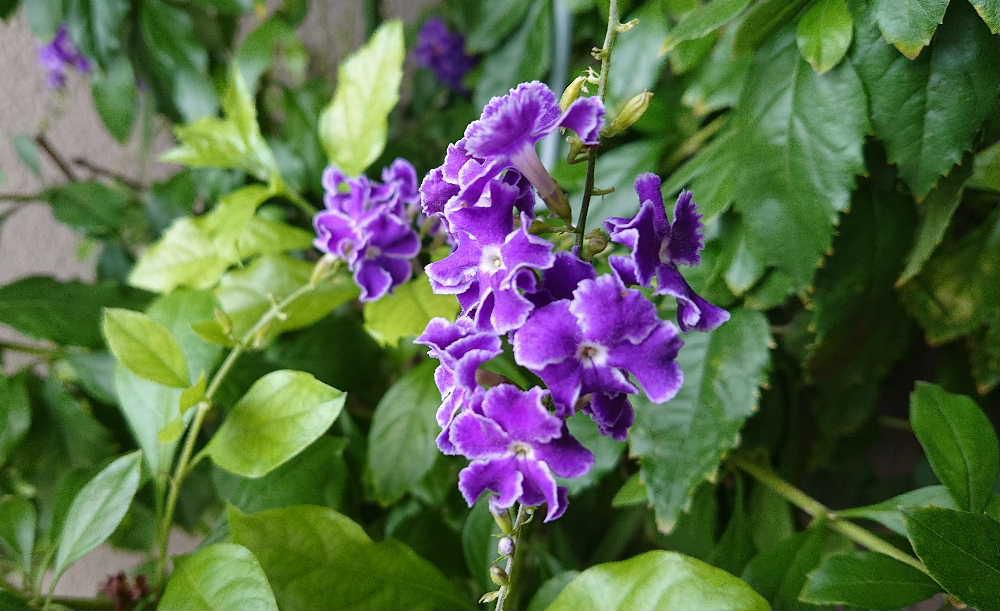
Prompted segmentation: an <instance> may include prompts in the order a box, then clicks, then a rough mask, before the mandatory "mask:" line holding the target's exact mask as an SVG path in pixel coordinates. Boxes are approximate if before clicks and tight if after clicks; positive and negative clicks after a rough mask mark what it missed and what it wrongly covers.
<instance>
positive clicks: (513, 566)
mask: <svg viewBox="0 0 1000 611" xmlns="http://www.w3.org/2000/svg"><path fill="white" fill-rule="evenodd" d="M529 519H530V514H529V510H528V508H527V507H526V506H524V505H523V504H521V505H520V506H518V508H517V517H516V518H515V519H514V527H513V528H512V529H511V533H510V538H511V539H513V540H514V553H513V554H511V555H510V556H508V557H507V565H506V566H505V567H504V570H505V571H506V572H507V585H505V586H500V591H499V592H498V595H497V606H496V609H495V610H494V611H504V605H506V604H508V603H509V604H511V605H515V604H516V603H517V597H516V594H517V592H516V590H514V586H515V585H517V578H518V577H519V575H518V573H520V572H521V570H520V569H521V563H522V562H523V559H524V554H523V553H522V552H521V547H522V545H521V544H522V543H523V542H524V539H523V538H522V536H521V535H523V534H524V533H523V531H524V525H525V524H527V522H528V520H529Z"/></svg>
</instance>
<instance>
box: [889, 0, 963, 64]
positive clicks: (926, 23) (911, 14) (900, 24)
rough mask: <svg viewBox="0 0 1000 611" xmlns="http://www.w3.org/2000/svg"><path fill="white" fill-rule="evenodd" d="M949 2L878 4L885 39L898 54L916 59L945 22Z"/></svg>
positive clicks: (897, 0) (912, 0) (906, 0)
mask: <svg viewBox="0 0 1000 611" xmlns="http://www.w3.org/2000/svg"><path fill="white" fill-rule="evenodd" d="M949 1H950V0H875V18H876V20H877V21H878V27H879V29H880V30H881V31H882V36H883V37H885V39H886V40H887V41H889V42H890V43H892V44H894V45H895V46H896V48H897V49H899V52H900V53H902V54H903V55H905V56H906V57H908V58H909V59H915V58H916V57H917V56H918V55H920V51H921V49H923V48H924V47H926V46H927V45H928V44H929V43H930V41H931V36H933V35H934V31H935V30H937V27H938V26H939V25H940V24H941V22H942V21H943V20H944V12H945V10H946V9H947V8H948V2H949Z"/></svg>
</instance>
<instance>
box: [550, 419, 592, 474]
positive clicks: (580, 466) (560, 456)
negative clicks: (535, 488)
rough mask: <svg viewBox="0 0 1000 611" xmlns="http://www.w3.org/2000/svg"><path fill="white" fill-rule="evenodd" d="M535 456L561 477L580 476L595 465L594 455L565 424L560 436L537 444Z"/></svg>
mask: <svg viewBox="0 0 1000 611" xmlns="http://www.w3.org/2000/svg"><path fill="white" fill-rule="evenodd" d="M535 458H537V459H539V460H543V461H545V464H547V465H548V466H549V469H551V470H552V472H553V473H555V474H556V475H558V476H559V477H580V476H581V475H583V474H584V473H586V472H587V471H590V468H591V467H592V466H594V455H593V454H592V453H591V452H590V450H588V449H587V448H585V447H583V444H581V443H580V442H579V441H577V440H576V438H575V437H573V436H572V435H570V433H569V429H568V428H566V425H565V424H563V426H562V430H561V431H560V434H559V436H558V437H556V438H555V439H553V440H552V441H549V442H546V443H543V444H539V445H536V446H535Z"/></svg>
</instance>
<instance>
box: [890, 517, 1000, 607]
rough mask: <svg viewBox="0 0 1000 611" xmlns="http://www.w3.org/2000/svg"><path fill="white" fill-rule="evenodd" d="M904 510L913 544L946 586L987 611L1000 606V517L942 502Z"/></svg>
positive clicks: (933, 575)
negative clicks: (998, 553)
mask: <svg viewBox="0 0 1000 611" xmlns="http://www.w3.org/2000/svg"><path fill="white" fill-rule="evenodd" d="M904 513H905V514H906V530H907V534H908V536H909V538H910V543H911V544H912V545H913V549H914V550H915V551H916V552H917V556H919V557H920V559H921V560H922V561H923V562H924V565H925V566H926V567H927V569H928V570H929V571H930V574H931V576H932V577H934V579H935V580H936V581H937V582H938V583H939V584H941V585H942V586H944V588H945V590H947V591H948V592H949V593H951V594H954V595H955V596H956V597H958V598H959V600H961V601H962V602H964V603H966V604H967V605H971V606H973V607H976V608H978V609H982V610H983V611H986V610H987V609H998V608H1000V556H998V555H997V550H998V549H1000V523H998V522H997V521H996V520H994V519H992V518H990V517H987V516H984V515H981V514H974V513H967V512H964V511H955V510H953V509H941V508H938V507H926V508H923V509H912V510H906V511H904Z"/></svg>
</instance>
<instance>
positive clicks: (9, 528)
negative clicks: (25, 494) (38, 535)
mask: <svg viewBox="0 0 1000 611" xmlns="http://www.w3.org/2000/svg"><path fill="white" fill-rule="evenodd" d="M37 521H38V514H37V512H36V511H35V506H34V504H32V502H31V501H29V500H27V499H23V498H21V497H19V496H8V497H4V498H3V499H0V543H2V544H3V547H4V548H5V551H6V552H7V554H9V556H8V557H9V558H12V559H13V560H14V562H15V563H16V564H17V565H18V566H19V567H20V568H21V570H22V571H24V574H25V575H30V574H31V555H32V552H33V551H34V549H35V524H36V523H37Z"/></svg>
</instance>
